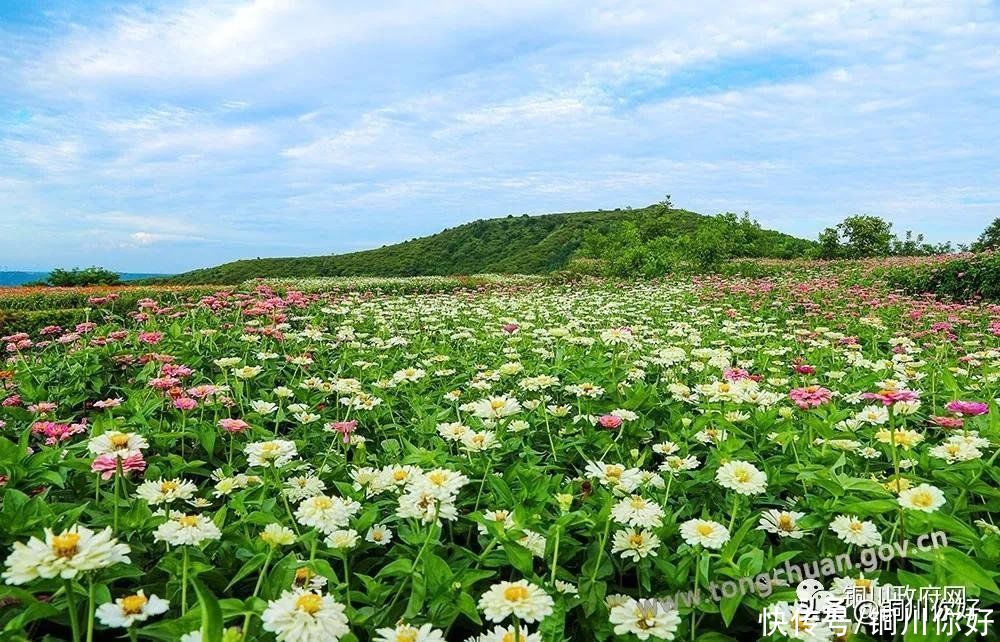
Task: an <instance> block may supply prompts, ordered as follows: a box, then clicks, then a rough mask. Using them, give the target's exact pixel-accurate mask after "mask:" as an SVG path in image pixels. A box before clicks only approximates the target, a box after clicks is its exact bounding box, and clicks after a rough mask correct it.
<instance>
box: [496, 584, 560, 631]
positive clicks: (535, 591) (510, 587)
mask: <svg viewBox="0 0 1000 642" xmlns="http://www.w3.org/2000/svg"><path fill="white" fill-rule="evenodd" d="M554 604H555V603H554V602H553V600H552V598H551V597H549V595H548V594H547V593H546V592H545V591H543V590H542V589H541V588H540V587H538V586H536V585H534V584H531V583H530V582H528V581H527V580H519V581H517V582H498V583H497V584H494V585H493V586H491V587H490V588H489V590H487V591H486V592H485V593H483V596H482V597H481V598H479V609H480V610H481V611H482V612H483V615H485V616H486V619H487V620H489V621H490V622H501V621H502V620H503V619H504V618H507V617H509V616H511V615H513V616H514V617H516V618H518V619H519V620H522V621H524V622H529V623H531V622H540V621H541V620H542V619H543V618H545V617H546V616H547V615H549V614H550V613H552V607H553V605H554Z"/></svg>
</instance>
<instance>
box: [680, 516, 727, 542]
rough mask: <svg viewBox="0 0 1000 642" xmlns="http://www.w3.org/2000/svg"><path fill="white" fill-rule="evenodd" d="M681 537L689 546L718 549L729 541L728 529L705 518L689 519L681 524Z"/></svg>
mask: <svg viewBox="0 0 1000 642" xmlns="http://www.w3.org/2000/svg"><path fill="white" fill-rule="evenodd" d="M681 537H682V538H684V541H685V542H687V543H688V544H690V545H691V546H695V545H701V546H704V547H705V548H714V549H720V548H722V546H723V544H725V543H726V542H728V541H729V529H727V528H726V527H725V526H723V525H722V524H720V523H719V522H713V521H711V520H707V519H689V520H688V521H686V522H684V523H683V524H681Z"/></svg>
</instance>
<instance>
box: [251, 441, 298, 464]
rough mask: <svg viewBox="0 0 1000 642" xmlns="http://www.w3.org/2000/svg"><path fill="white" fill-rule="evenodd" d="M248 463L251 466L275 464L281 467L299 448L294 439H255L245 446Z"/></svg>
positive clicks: (296, 453)
mask: <svg viewBox="0 0 1000 642" xmlns="http://www.w3.org/2000/svg"><path fill="white" fill-rule="evenodd" d="M243 452H244V453H246V456H247V464H249V465H250V466H264V467H268V466H274V467H278V468H280V467H281V466H284V465H285V464H287V463H288V462H290V461H292V459H294V458H295V456H296V455H298V450H297V449H296V447H295V442H294V441H288V440H287V439H272V440H270V441H255V442H253V443H249V444H247V445H246V447H244V449H243Z"/></svg>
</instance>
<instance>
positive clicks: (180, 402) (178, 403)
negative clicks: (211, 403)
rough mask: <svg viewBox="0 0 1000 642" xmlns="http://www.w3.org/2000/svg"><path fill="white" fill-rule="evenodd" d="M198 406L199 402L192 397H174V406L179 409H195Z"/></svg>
mask: <svg viewBox="0 0 1000 642" xmlns="http://www.w3.org/2000/svg"><path fill="white" fill-rule="evenodd" d="M197 407H198V402H197V401H195V400H194V399H192V398H191V397H177V398H176V399H174V408H177V409H178V410H194V409H195V408H197Z"/></svg>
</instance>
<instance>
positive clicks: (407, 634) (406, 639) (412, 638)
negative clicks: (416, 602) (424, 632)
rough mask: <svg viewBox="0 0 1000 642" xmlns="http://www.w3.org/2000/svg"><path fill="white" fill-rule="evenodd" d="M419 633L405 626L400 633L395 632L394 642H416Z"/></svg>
mask: <svg viewBox="0 0 1000 642" xmlns="http://www.w3.org/2000/svg"><path fill="white" fill-rule="evenodd" d="M418 633H419V631H418V630H417V629H415V628H413V627H412V626H407V627H406V628H405V629H403V630H402V631H397V632H396V642H417V634H418Z"/></svg>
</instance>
